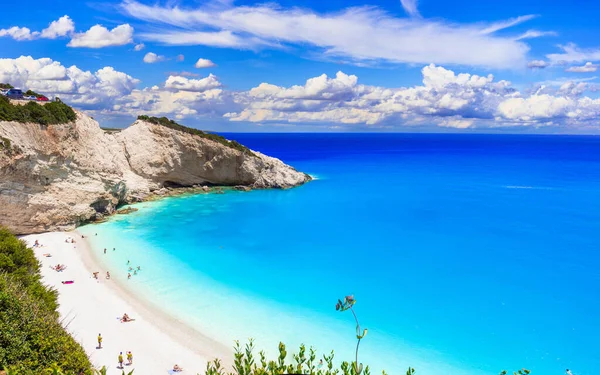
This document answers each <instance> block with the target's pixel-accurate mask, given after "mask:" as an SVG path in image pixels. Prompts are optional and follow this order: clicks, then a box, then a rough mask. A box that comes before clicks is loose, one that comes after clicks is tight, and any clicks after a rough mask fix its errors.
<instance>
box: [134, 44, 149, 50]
mask: <svg viewBox="0 0 600 375" xmlns="http://www.w3.org/2000/svg"><path fill="white" fill-rule="evenodd" d="M145 47H146V45H145V44H144V43H139V44H136V45H135V47H133V50H134V51H138V52H139V51H141V50H143V49H144V48H145Z"/></svg>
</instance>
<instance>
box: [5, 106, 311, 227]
mask: <svg viewBox="0 0 600 375" xmlns="http://www.w3.org/2000/svg"><path fill="white" fill-rule="evenodd" d="M308 180H310V177H309V176H308V175H306V174H304V173H301V172H298V171H296V170H295V169H294V168H292V167H290V166H288V165H286V164H284V163H283V162H282V161H280V160H278V159H275V158H272V157H269V156H266V155H263V154H261V153H259V152H256V151H253V152H252V153H244V152H242V151H238V150H236V149H234V148H230V147H228V146H226V145H223V144H221V143H218V142H215V141H213V140H209V139H206V138H202V137H200V136H198V135H193V134H188V133H185V132H181V131H178V130H174V129H170V128H167V127H164V126H162V125H156V124H152V123H149V122H146V121H140V120H138V121H136V122H135V123H134V124H133V125H131V126H130V127H128V128H127V129H125V130H123V131H121V132H117V133H107V132H105V131H104V130H102V129H101V128H100V126H99V125H98V123H97V122H96V121H94V120H93V119H91V118H90V117H88V116H86V115H85V114H83V113H80V112H78V113H77V120H76V121H75V122H73V123H69V124H64V125H49V126H42V125H39V124H22V123H16V122H0V225H4V226H6V227H8V228H9V229H11V230H12V231H14V232H15V233H18V234H26V233H36V232H42V231H51V230H68V229H72V228H74V227H76V226H77V225H79V224H81V223H84V222H86V221H88V220H91V219H95V218H97V217H99V216H102V215H106V214H112V213H114V211H115V210H116V208H117V207H118V206H120V205H122V204H126V203H129V202H132V201H139V200H144V199H145V198H146V197H147V196H148V195H149V194H151V192H153V191H156V190H159V189H162V188H164V187H184V186H194V185H196V186H198V185H226V186H245V187H249V188H253V189H256V188H257V189H261V188H288V187H293V186H297V185H300V184H303V183H305V182H307V181H308Z"/></svg>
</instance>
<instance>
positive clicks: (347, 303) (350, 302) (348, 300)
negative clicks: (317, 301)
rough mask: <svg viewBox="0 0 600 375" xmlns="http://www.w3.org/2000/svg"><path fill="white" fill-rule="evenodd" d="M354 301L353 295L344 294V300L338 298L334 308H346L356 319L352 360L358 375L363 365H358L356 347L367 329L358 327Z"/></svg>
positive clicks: (340, 309) (341, 309) (338, 309)
mask: <svg viewBox="0 0 600 375" xmlns="http://www.w3.org/2000/svg"><path fill="white" fill-rule="evenodd" d="M355 303H356V299H354V296H346V297H344V302H342V301H341V300H339V299H338V302H337V304H336V305H335V309H336V310H337V311H346V310H350V311H352V315H353V316H354V320H355V321H356V339H357V343H356V355H355V361H354V371H355V372H356V374H357V375H360V373H361V372H362V370H363V365H362V363H361V364H360V365H359V363H358V347H359V345H360V340H362V339H363V337H365V336H366V335H367V332H368V331H369V330H368V329H366V328H365V329H364V330H361V329H360V323H359V322H358V318H357V317H356V313H355V312H354V308H353V306H354V304H355Z"/></svg>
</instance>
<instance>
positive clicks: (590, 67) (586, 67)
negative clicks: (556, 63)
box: [565, 61, 598, 73]
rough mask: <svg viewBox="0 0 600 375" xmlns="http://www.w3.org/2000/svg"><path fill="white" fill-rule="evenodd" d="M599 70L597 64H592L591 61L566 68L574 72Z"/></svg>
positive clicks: (567, 70)
mask: <svg viewBox="0 0 600 375" xmlns="http://www.w3.org/2000/svg"><path fill="white" fill-rule="evenodd" d="M597 70H598V65H597V64H592V63H591V62H589V61H588V62H586V63H585V65H583V66H572V67H570V68H567V69H565V71H566V72H573V73H593V72H595V71H597Z"/></svg>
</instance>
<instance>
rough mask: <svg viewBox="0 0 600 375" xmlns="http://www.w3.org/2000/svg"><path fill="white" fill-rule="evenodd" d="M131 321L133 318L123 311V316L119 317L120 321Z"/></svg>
mask: <svg viewBox="0 0 600 375" xmlns="http://www.w3.org/2000/svg"><path fill="white" fill-rule="evenodd" d="M131 321H133V319H131V318H130V317H129V315H127V313H124V314H123V317H122V318H121V323H127V322H131Z"/></svg>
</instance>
